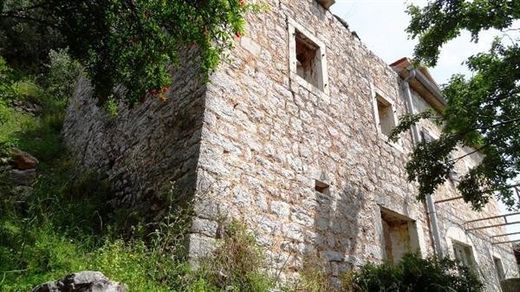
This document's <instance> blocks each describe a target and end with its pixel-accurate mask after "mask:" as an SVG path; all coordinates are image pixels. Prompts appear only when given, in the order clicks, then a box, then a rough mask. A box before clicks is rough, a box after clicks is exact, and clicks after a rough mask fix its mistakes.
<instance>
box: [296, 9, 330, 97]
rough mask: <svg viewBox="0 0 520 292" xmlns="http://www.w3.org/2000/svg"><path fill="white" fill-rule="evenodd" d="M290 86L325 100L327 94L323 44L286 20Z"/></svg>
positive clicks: (312, 34)
mask: <svg viewBox="0 0 520 292" xmlns="http://www.w3.org/2000/svg"><path fill="white" fill-rule="evenodd" d="M287 21H288V29H289V73H290V80H291V86H293V85H292V84H294V85H295V86H301V87H303V88H305V89H307V90H308V91H310V92H312V93H313V94H315V95H318V96H322V97H324V100H327V95H328V94H329V88H328V83H327V80H328V74H327V58H326V53H325V51H326V47H325V44H324V43H323V42H322V41H321V40H320V39H319V38H318V37H316V35H315V34H314V33H313V32H312V31H310V30H308V29H307V28H305V27H304V26H302V25H300V24H298V23H296V22H295V21H294V20H292V19H288V20H287Z"/></svg>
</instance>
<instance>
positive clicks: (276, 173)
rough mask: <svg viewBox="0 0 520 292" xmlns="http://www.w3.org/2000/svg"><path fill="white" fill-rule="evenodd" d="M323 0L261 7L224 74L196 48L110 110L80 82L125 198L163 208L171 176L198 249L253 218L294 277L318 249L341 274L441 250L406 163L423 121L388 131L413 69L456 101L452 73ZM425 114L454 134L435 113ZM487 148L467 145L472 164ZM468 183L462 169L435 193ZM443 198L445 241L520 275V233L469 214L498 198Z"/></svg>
mask: <svg viewBox="0 0 520 292" xmlns="http://www.w3.org/2000/svg"><path fill="white" fill-rule="evenodd" d="M319 2H320V1H315V0H300V1H291V0H264V1H263V3H266V4H267V5H268V7H269V8H268V9H267V10H266V11H265V12H261V13H256V14H251V15H249V16H248V17H247V23H248V25H247V35H246V36H243V37H242V38H241V39H240V40H238V41H237V43H236V47H235V49H233V51H232V52H231V60H229V61H228V62H226V63H223V64H221V66H220V67H219V69H218V70H217V71H216V72H215V73H214V74H213V75H212V76H211V78H210V82H209V83H207V84H202V83H199V82H197V81H196V80H197V78H194V76H195V74H196V70H194V69H193V68H195V66H194V64H192V63H189V62H188V61H186V62H187V63H186V64H184V65H183V66H182V67H181V68H180V69H179V70H177V71H176V72H175V73H173V83H172V84H173V89H172V92H171V93H170V98H169V99H168V100H167V101H165V102H161V101H159V100H154V99H150V100H147V101H145V102H144V103H142V104H138V105H135V106H134V107H133V108H125V107H123V106H121V107H120V111H119V114H118V116H117V117H109V116H108V115H107V114H106V113H105V112H104V111H102V110H101V109H99V108H98V107H97V106H96V105H95V101H94V99H92V98H91V92H90V89H89V88H90V87H89V86H88V83H87V82H86V81H84V80H83V81H81V82H80V84H79V86H78V90H77V92H76V94H75V96H74V98H73V100H72V101H71V104H70V106H69V112H68V116H67V119H66V123H65V128H64V136H65V140H66V142H67V144H68V146H69V148H70V149H71V151H72V152H73V153H74V154H75V155H76V156H77V157H78V159H79V160H80V161H81V162H82V164H83V165H84V166H86V167H89V168H91V169H95V170H98V171H103V172H105V173H106V174H107V176H108V178H109V179H110V180H111V181H112V183H113V185H114V188H115V189H116V190H117V191H118V197H117V200H116V202H115V203H116V204H117V205H120V206H139V207H140V208H148V209H149V210H151V211H154V210H159V209H160V204H161V203H164V198H163V197H162V196H163V195H162V190H163V188H164V187H165V186H168V185H169V183H170V182H175V186H176V189H177V190H178V193H179V196H181V198H185V197H186V198H187V197H188V196H192V195H195V196H198V200H197V202H198V204H197V205H196V206H195V211H196V216H195V217H194V218H193V223H192V229H191V234H190V242H189V251H190V256H192V257H194V258H196V257H198V256H201V255H203V254H204V253H206V252H207V251H208V250H210V249H211V246H212V243H213V241H214V238H215V236H216V232H217V229H218V224H219V222H220V220H221V218H223V217H227V218H236V219H239V220H241V221H243V222H245V223H246V224H247V225H248V226H249V227H250V228H251V230H252V231H253V232H254V233H255V234H256V235H257V238H258V240H259V242H260V243H261V245H262V246H263V247H265V251H266V252H267V256H268V259H269V261H270V263H271V265H270V266H271V267H272V268H273V270H276V271H282V275H283V277H284V279H287V280H291V279H294V278H297V277H298V271H300V270H301V269H302V267H303V265H304V264H305V259H306V258H308V256H313V257H316V258H318V259H319V260H320V261H322V262H323V263H324V265H325V267H326V269H327V271H328V273H329V274H330V277H331V279H332V280H333V281H335V282H338V281H339V280H338V277H339V276H340V274H341V273H342V272H343V271H345V270H347V269H350V268H352V267H355V266H359V265H362V264H363V263H366V262H367V261H381V260H384V259H394V260H397V259H398V258H399V257H400V256H401V255H402V254H403V253H404V252H405V251H408V250H417V251H419V252H420V253H421V254H423V255H425V256H426V255H428V254H432V253H433V252H434V244H433V240H432V231H431V222H430V217H429V215H428V212H427V208H426V206H425V204H424V203H422V202H418V201H417V200H416V199H415V195H416V193H417V191H416V188H415V185H414V184H411V183H409V182H408V181H407V177H406V172H405V168H404V166H405V164H406V162H407V159H408V155H409V153H410V152H411V150H412V148H413V143H414V138H413V135H412V133H411V131H410V132H409V133H406V134H403V135H402V137H401V139H400V141H399V142H398V143H389V142H388V140H387V138H386V136H385V133H384V131H385V128H384V124H385V125H386V123H389V122H390V123H392V122H393V123H394V124H395V122H396V120H397V118H398V117H399V116H400V115H402V114H405V113H407V112H409V111H410V107H407V93H406V83H407V82H408V84H410V86H411V91H410V92H411V98H412V104H413V109H415V110H416V111H421V110H424V109H426V108H431V107H433V108H435V109H437V110H439V111H442V98H440V99H435V98H432V96H435V93H436V91H437V90H438V88H437V87H436V85H435V82H434V81H433V79H432V78H431V77H430V76H429V74H428V73H427V70H426V69H423V70H422V71H421V73H420V74H419V75H420V76H422V77H426V79H427V81H424V80H422V79H420V78H419V77H411V78H409V79H408V80H405V79H406V78H405V76H409V73H410V72H409V71H410V68H409V67H408V66H404V65H406V64H405V63H406V62H407V61H406V60H404V61H403V60H401V62H398V63H394V64H392V66H389V65H388V64H386V63H385V62H383V61H382V60H381V59H380V58H379V57H377V56H375V55H374V54H373V53H372V52H371V51H370V50H368V49H367V48H366V47H365V46H364V45H363V43H362V42H361V41H360V40H359V39H358V38H357V37H356V35H355V34H353V33H352V32H351V31H350V30H349V29H348V27H347V26H346V25H345V22H343V21H341V20H339V19H338V18H336V17H335V16H334V15H333V14H332V13H331V12H330V11H329V10H327V9H325V8H324V6H322V5H321V4H320V3H319ZM321 2H333V1H321ZM327 7H328V6H327ZM302 46H303V48H304V49H307V51H305V56H311V57H312V58H314V59H312V60H311V61H312V62H310V63H308V64H310V65H309V66H314V67H312V68H311V69H310V71H309V72H308V73H309V75H308V76H310V77H309V78H310V79H308V80H310V81H307V79H305V78H302V77H301V76H304V75H302V73H301V72H302V71H301V70H308V69H306V67H305V65H306V63H305V62H306V61H307V59H304V57H305V56H304V57H302V56H303V54H300V52H301V50H302ZM192 53H193V52H192ZM188 59H189V58H187V60H188ZM403 64H404V65H403ZM426 85H428V86H426ZM383 111H385V114H381V113H382V112H383ZM386 111H387V112H386ZM420 129H421V131H423V132H425V133H428V135H429V136H431V137H433V138H435V136H437V135H438V133H439V130H438V129H437V128H436V126H435V125H433V124H431V123H428V122H424V123H423V124H421V125H420ZM469 152H471V149H460V153H456V154H454V155H458V154H464V153H469ZM478 159H479V156H478V154H473V155H470V156H468V157H466V158H464V159H463V160H462V161H460V162H459V163H458V164H457V170H458V172H459V173H464V171H467V169H468V168H470V167H472V166H473V165H475V163H476V162H477V161H478ZM456 196H458V195H457V192H456V190H455V187H454V183H453V182H452V181H450V182H447V183H446V184H445V186H443V187H442V188H440V189H439V191H438V194H436V195H435V196H434V200H436V201H438V200H441V199H446V198H453V197H456ZM436 206H437V217H438V220H439V230H440V234H441V238H440V239H441V240H440V245H441V247H442V252H443V253H444V254H447V255H450V256H452V257H456V258H458V255H457V252H460V250H464V251H467V254H468V257H469V258H471V261H472V266H473V267H474V268H475V269H476V270H477V271H478V272H479V274H480V275H481V277H482V278H483V279H484V282H485V283H486V289H487V290H489V291H497V289H499V288H498V285H499V284H498V283H499V272H497V268H496V263H497V261H498V262H500V265H502V269H503V272H504V276H505V277H507V278H511V277H517V276H518V270H517V266H516V264H515V260H514V256H513V253H512V249H511V245H509V244H502V245H492V244H491V242H492V240H491V239H490V238H489V237H490V236H492V235H493V234H501V233H504V229H503V228H490V229H482V230H475V231H465V229H466V228H468V225H467V224H466V225H465V224H464V222H466V221H468V220H473V219H478V218H484V217H489V216H493V215H497V214H499V213H500V212H499V210H498V207H497V204H496V202H494V201H493V202H491V203H490V204H488V205H487V206H486V207H485V209H484V210H483V211H482V212H480V213H478V212H474V211H472V210H471V208H470V207H469V206H467V205H466V204H464V203H463V202H462V201H461V200H453V201H449V202H446V203H439V204H436ZM157 212H159V211H157ZM151 214H153V212H151ZM154 215H159V214H154ZM496 223H498V221H497V220H495V221H493V220H488V221H482V222H477V223H475V224H473V225H471V226H469V227H474V226H483V225H489V224H496ZM479 224H480V225H479ZM396 234H397V235H396Z"/></svg>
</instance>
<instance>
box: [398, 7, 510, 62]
mask: <svg viewBox="0 0 520 292" xmlns="http://www.w3.org/2000/svg"><path fill="white" fill-rule="evenodd" d="M408 14H410V16H411V17H412V19H411V21H410V24H409V26H408V28H407V32H408V33H409V34H410V36H411V37H412V38H417V39H418V40H419V44H418V45H417V46H416V47H415V56H416V57H417V61H421V62H425V63H426V64H427V65H429V66H434V65H435V64H436V63H437V59H438V57H439V54H440V48H441V47H442V46H443V45H444V44H446V43H447V42H448V41H450V40H452V39H454V38H455V37H457V36H459V35H460V33H461V31H463V30H467V31H469V32H470V33H471V35H472V40H473V41H475V42H477V41H478V35H479V32H480V31H482V30H487V29H490V28H494V29H497V30H504V29H507V28H509V27H510V26H511V25H512V23H513V21H514V20H515V19H519V18H520V3H519V2H518V1H509V0H500V1H489V0H474V1H468V0H457V1H452V0H430V1H428V4H427V5H426V6H425V7H423V8H420V7H418V6H416V5H413V4H410V5H409V6H408Z"/></svg>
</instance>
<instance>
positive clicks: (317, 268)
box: [294, 254, 334, 292]
mask: <svg viewBox="0 0 520 292" xmlns="http://www.w3.org/2000/svg"><path fill="white" fill-rule="evenodd" d="M325 264H328V262H323V260H321V259H319V258H318V257H317V256H316V255H310V254H309V255H306V256H305V257H304V260H303V268H302V270H301V271H300V277H301V279H300V281H299V282H298V283H296V285H295V286H296V287H295V289H294V290H295V291H306V292H325V291H333V290H334V287H332V285H331V282H330V277H329V275H328V274H327V273H326V268H325Z"/></svg>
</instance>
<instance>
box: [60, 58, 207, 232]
mask: <svg viewBox="0 0 520 292" xmlns="http://www.w3.org/2000/svg"><path fill="white" fill-rule="evenodd" d="M196 53H197V52H196V51H195V50H192V51H190V52H187V53H186V55H187V56H190V55H195V54H196ZM179 59H180V60H183V61H184V62H185V63H183V64H180V65H179V67H178V68H176V69H175V71H173V72H172V83H171V84H172V85H171V87H170V89H169V93H168V98H167V99H166V100H165V101H161V100H160V98H159V97H158V96H147V98H146V100H145V101H144V102H142V103H138V104H136V105H134V106H132V107H130V106H127V105H123V104H119V105H118V109H117V115H110V114H109V113H108V112H107V111H105V110H103V109H102V108H100V107H98V106H97V105H96V101H95V99H94V98H93V97H92V88H91V86H90V84H89V82H88V80H83V81H82V83H81V84H79V85H78V88H77V89H76V92H75V95H74V97H73V99H72V100H71V101H70V105H69V108H68V110H67V115H66V119H65V124H64V128H63V136H64V140H65V142H66V145H67V146H68V148H69V149H70V151H71V152H72V154H73V155H74V156H75V157H76V158H78V160H80V162H81V166H82V167H86V168H89V169H93V170H96V171H98V172H100V173H103V174H105V175H106V176H107V178H108V180H109V181H110V183H111V185H112V188H113V189H114V191H115V193H116V198H115V199H114V200H113V202H112V204H113V205H114V207H116V208H118V209H119V210H121V211H122V212H124V213H127V214H126V215H124V214H123V216H126V218H127V221H128V225H132V224H135V223H137V222H143V221H144V222H146V221H153V220H157V219H158V218H160V217H161V216H162V214H164V211H165V210H166V209H167V208H166V207H168V205H170V204H172V202H173V203H178V202H181V203H182V202H183V201H186V199H187V197H189V196H191V195H193V193H194V190H195V183H196V165H197V163H198V157H199V152H200V136H201V128H202V118H203V111H204V100H205V92H206V85H205V82H203V81H202V80H203V78H198V76H199V75H200V72H199V71H198V70H197V69H194V68H199V66H197V65H196V63H197V62H198V61H197V58H187V57H184V58H179ZM171 182H175V193H174V194H175V196H174V197H173V198H172V197H171V196H169V195H168V194H169V193H171V192H170V187H171Z"/></svg>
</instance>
